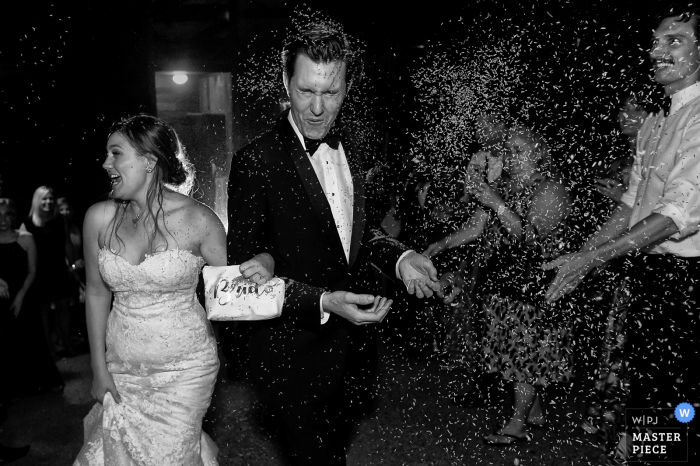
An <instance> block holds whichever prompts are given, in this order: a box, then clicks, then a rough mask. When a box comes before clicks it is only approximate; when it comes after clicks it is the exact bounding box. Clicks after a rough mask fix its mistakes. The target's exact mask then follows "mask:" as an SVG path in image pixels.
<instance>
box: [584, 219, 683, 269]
mask: <svg viewBox="0 0 700 466" xmlns="http://www.w3.org/2000/svg"><path fill="white" fill-rule="evenodd" d="M676 233H678V227H677V226H676V224H675V223H674V222H673V220H672V219H670V218H669V217H666V216H664V215H661V214H651V215H650V216H649V217H647V218H645V219H644V220H642V221H640V222H639V223H637V224H636V225H634V226H633V227H632V228H631V229H630V230H629V231H627V232H625V233H623V234H622V235H620V236H618V237H617V238H615V239H613V240H612V241H608V242H607V243H604V244H602V245H600V246H599V247H597V248H595V247H594V248H593V249H594V250H595V252H596V258H597V259H598V260H601V261H603V262H608V261H609V260H611V259H614V258H616V257H621V256H624V255H626V254H628V253H629V252H631V251H635V250H638V249H643V248H645V247H647V246H649V245H652V244H655V243H657V242H659V241H662V240H665V239H666V238H669V237H671V236H673V235H674V234H676Z"/></svg>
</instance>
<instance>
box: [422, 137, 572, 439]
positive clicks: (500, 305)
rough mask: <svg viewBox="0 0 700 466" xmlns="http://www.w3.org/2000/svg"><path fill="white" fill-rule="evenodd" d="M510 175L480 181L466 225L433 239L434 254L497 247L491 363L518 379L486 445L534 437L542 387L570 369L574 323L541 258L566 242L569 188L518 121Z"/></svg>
mask: <svg viewBox="0 0 700 466" xmlns="http://www.w3.org/2000/svg"><path fill="white" fill-rule="evenodd" d="M506 146H507V148H508V153H507V155H506V158H505V160H504V167H503V169H504V171H505V176H504V177H503V179H502V181H501V182H500V183H499V184H498V185H494V186H491V185H489V184H488V183H487V182H486V181H483V182H481V183H478V184H477V185H476V186H475V187H474V188H473V192H472V195H473V196H474V197H475V198H476V199H477V200H478V201H479V203H480V204H481V207H480V208H479V209H477V211H476V213H475V214H474V215H473V216H472V218H471V219H470V221H469V222H468V223H467V225H466V226H465V228H464V229H462V230H460V231H459V232H457V233H454V234H452V235H450V236H448V237H447V238H444V239H443V240H441V241H440V242H438V243H436V244H434V245H431V247H430V248H429V249H428V252H429V253H430V254H435V253H437V252H439V251H442V250H443V249H445V248H452V247H457V246H459V245H462V244H466V243H468V242H472V241H475V240H477V239H481V241H485V242H486V243H487V244H488V246H489V247H490V249H491V250H492V253H491V256H490V257H489V259H488V263H487V264H486V267H485V270H484V272H483V273H484V281H483V285H482V290H481V292H482V294H483V296H484V299H483V309H484V312H485V314H486V332H485V336H484V339H483V345H482V352H483V354H482V356H483V357H484V359H483V361H484V365H485V369H486V370H487V371H488V372H493V373H500V375H501V377H503V378H504V379H505V380H506V381H509V382H512V385H513V390H514V393H513V398H514V409H513V414H512V416H511V417H510V419H508V421H507V422H506V423H505V424H504V425H503V426H502V427H500V428H499V429H496V430H495V431H494V432H493V433H491V434H489V435H487V436H486V437H484V441H485V442H486V444H488V445H511V444H514V443H518V442H523V441H527V440H530V438H531V437H530V434H529V427H537V426H542V425H544V424H545V417H544V411H543V409H542V403H541V398H540V395H539V390H540V389H541V388H542V387H544V386H546V385H547V384H549V383H552V382H559V381H563V380H566V379H567V378H568V377H569V375H570V368H571V367H570V356H571V351H570V343H569V334H570V325H569V321H568V315H567V313H566V312H564V311H563V309H562V308H561V304H559V305H557V306H556V307H555V306H553V305H551V304H547V303H546V302H545V301H544V298H543V296H544V292H545V290H546V289H547V284H548V283H549V279H550V278H551V277H550V273H546V272H544V271H543V270H542V269H541V265H542V263H544V262H545V260H547V259H548V258H550V257H555V256H556V255H558V254H559V253H560V252H561V250H562V249H563V244H564V243H563V241H562V238H563V235H564V232H565V226H566V222H565V220H566V217H567V216H568V214H569V196H568V195H567V192H566V189H565V187H564V185H563V184H562V183H561V181H560V180H559V177H558V176H557V175H556V169H555V167H554V166H553V164H552V161H551V159H550V157H549V150H548V147H547V144H546V143H545V141H544V139H543V138H542V136H540V135H539V134H537V133H535V132H534V131H532V130H531V129H529V128H526V127H515V128H512V129H511V130H510V132H509V138H508V141H507V143H506Z"/></svg>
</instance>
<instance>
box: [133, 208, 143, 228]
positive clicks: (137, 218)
mask: <svg viewBox="0 0 700 466" xmlns="http://www.w3.org/2000/svg"><path fill="white" fill-rule="evenodd" d="M144 211H145V210H142V211H141V212H140V213H139V214H138V215H137V216H136V217H133V218H132V219H131V225H132V226H133V227H134V230H135V229H136V228H138V226H139V219H140V218H141V215H143V213H144Z"/></svg>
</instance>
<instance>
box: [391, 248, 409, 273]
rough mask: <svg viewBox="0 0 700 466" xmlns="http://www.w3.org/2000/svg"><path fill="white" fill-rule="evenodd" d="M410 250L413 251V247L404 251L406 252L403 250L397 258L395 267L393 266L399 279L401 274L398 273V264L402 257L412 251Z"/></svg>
mask: <svg viewBox="0 0 700 466" xmlns="http://www.w3.org/2000/svg"><path fill="white" fill-rule="evenodd" d="M412 252H413V249H409V250H408V251H406V252H404V253H403V254H401V255H400V256H399V260H397V261H396V267H395V269H396V278H398V279H399V280H401V274H400V273H399V264H400V263H401V259H403V258H404V257H406V256H407V255H408V254H410V253H412Z"/></svg>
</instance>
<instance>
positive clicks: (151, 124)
mask: <svg viewBox="0 0 700 466" xmlns="http://www.w3.org/2000/svg"><path fill="white" fill-rule="evenodd" d="M114 133H119V134H121V135H122V136H124V138H126V140H127V141H129V144H131V146H132V147H133V148H134V149H135V150H136V153H137V154H138V155H139V156H141V157H146V156H147V155H150V156H152V158H155V162H156V164H155V166H154V171H153V175H154V176H153V178H152V179H151V183H150V184H149V186H148V190H147V192H146V209H147V214H146V216H145V217H144V219H143V221H144V225H145V224H147V221H148V220H149V219H150V220H151V221H152V222H153V225H154V228H153V231H152V232H151V234H150V237H149V250H150V251H151V252H154V250H153V247H154V245H155V242H156V239H157V238H158V237H162V238H163V240H164V241H165V248H166V249H167V247H168V239H167V237H166V235H165V233H164V232H163V231H162V230H161V228H160V227H159V226H158V218H159V217H161V218H162V219H163V227H164V228H165V229H166V231H167V227H166V226H165V219H164V217H165V214H164V212H163V189H164V188H168V189H171V190H173V191H176V192H179V193H181V194H184V195H189V194H190V191H191V190H192V186H193V184H194V167H193V166H192V164H191V163H190V161H189V160H188V159H187V156H186V154H185V148H184V147H183V145H182V143H181V142H180V139H179V138H178V136H177V133H176V132H175V130H174V129H173V127H172V126H170V125H169V124H168V123H166V122H165V121H163V120H161V119H160V118H156V117H154V116H151V115H145V114H140V115H135V116H131V117H128V118H123V119H121V120H119V121H117V122H115V123H114V124H113V125H112V127H111V128H110V131H109V136H108V138H109V137H111V136H112V135H113V134H114ZM114 201H115V202H116V203H117V209H116V211H115V213H114V218H113V219H112V221H111V224H112V229H111V234H110V239H111V236H112V235H113V236H114V237H115V238H117V241H118V242H119V243H120V244H123V242H122V241H121V239H120V238H119V235H118V234H117V231H118V230H119V227H120V226H121V224H122V222H123V221H124V217H125V216H126V208H127V206H128V204H129V203H128V202H127V201H121V200H119V199H115V200H114ZM154 206H155V211H154ZM167 233H168V234H170V232H167ZM170 236H172V235H170ZM107 244H109V240H108V241H107Z"/></svg>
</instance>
